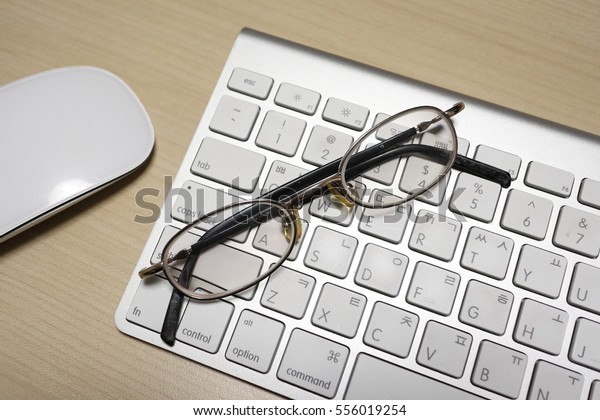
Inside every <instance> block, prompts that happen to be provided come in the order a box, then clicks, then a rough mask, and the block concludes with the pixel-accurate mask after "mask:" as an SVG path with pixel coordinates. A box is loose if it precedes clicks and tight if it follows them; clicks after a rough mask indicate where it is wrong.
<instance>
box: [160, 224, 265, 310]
mask: <svg viewBox="0 0 600 420" xmlns="http://www.w3.org/2000/svg"><path fill="white" fill-rule="evenodd" d="M178 231H179V229H177V228H175V227H173V226H166V227H165V228H164V230H163V232H162V234H161V236H160V239H159V241H158V243H157V244H156V248H155V249H154V253H153V254H152V260H151V261H150V262H151V263H152V264H154V263H156V262H158V261H160V260H161V259H162V252H163V250H164V247H165V245H166V243H167V242H168V241H169V240H170V239H171V238H172V237H173V236H174V235H175V234H176V233H177V232H178ZM198 239H200V236H198V235H195V234H192V233H190V232H186V233H184V234H183V235H182V237H181V239H180V241H181V242H180V243H181V245H182V247H190V246H192V245H193V244H194V243H195V242H196V241H198ZM227 258H232V260H230V261H239V262H240V263H241V264H247V265H246V270H245V271H243V272H241V270H240V268H239V267H238V268H236V267H235V266H232V265H231V264H228V263H227V262H224V261H227ZM235 258H239V260H236V259H235ZM262 263H263V260H262V259H261V258H259V257H257V256H254V255H252V254H248V253H246V252H243V251H240V250H238V249H236V248H233V247H230V246H227V245H223V244H219V245H215V246H214V247H212V248H211V249H209V250H207V251H205V252H203V253H202V254H201V255H200V257H199V258H198V262H197V263H196V267H195V268H194V271H193V275H194V278H193V279H192V285H194V286H193V287H194V288H198V287H199V288H202V289H204V290H209V291H215V290H219V291H220V290H223V288H232V287H233V286H239V280H238V281H236V280H235V279H240V280H244V279H245V281H251V280H252V279H253V277H252V276H254V278H255V277H257V276H258V274H259V273H260V270H261V267H262ZM172 267H173V268H175V269H177V270H181V268H182V267H183V262H178V263H175V264H173V265H172ZM252 273H254V274H252ZM219 286H220V288H219ZM191 287H192V286H191ZM255 291H256V286H254V287H251V288H249V289H247V290H244V291H242V292H239V293H238V294H236V295H235V296H236V297H241V298H242V299H246V300H250V299H252V297H253V296H254V292H255Z"/></svg>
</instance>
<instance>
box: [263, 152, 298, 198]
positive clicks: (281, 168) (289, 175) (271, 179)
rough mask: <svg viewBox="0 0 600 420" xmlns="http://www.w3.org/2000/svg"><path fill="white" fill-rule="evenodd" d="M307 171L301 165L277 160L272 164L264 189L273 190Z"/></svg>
mask: <svg viewBox="0 0 600 420" xmlns="http://www.w3.org/2000/svg"><path fill="white" fill-rule="evenodd" d="M307 172H308V171H307V170H306V169H304V168H300V167H299V166H295V165H292V164H291V163H287V162H283V161H281V160H276V161H274V162H273V164H272V165H271V169H270V170H269V174H268V175H267V179H266V180H265V184H264V185H263V190H264V192H265V193H266V192H270V191H273V190H274V189H275V188H277V187H280V186H282V185H285V184H287V183H288V182H290V181H292V180H294V179H296V178H298V177H299V176H301V175H304V174H305V173H307Z"/></svg>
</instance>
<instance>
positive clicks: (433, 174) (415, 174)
mask: <svg viewBox="0 0 600 420" xmlns="http://www.w3.org/2000/svg"><path fill="white" fill-rule="evenodd" d="M419 143H420V144H424V145H427V146H434V147H438V148H442V149H450V148H451V144H450V143H449V142H448V141H447V140H446V139H443V138H439V136H436V135H435V134H431V133H428V132H427V133H423V134H422V135H421V138H420V139H419ZM443 169H444V165H442V164H439V163H434V162H433V161H432V160H431V159H424V158H421V157H417V156H410V157H409V158H408V159H407V160H406V165H405V166H404V170H403V171H402V176H401V177H400V184H399V188H400V189H401V190H402V191H404V192H407V193H408V192H411V191H415V190H421V189H423V188H425V187H426V186H427V185H431V183H432V182H434V181H437V180H438V178H439V175H440V173H442V171H443ZM448 178H449V176H445V177H444V178H442V179H441V180H439V182H437V184H435V185H434V186H433V187H432V188H431V189H430V190H429V191H426V192H424V193H423V194H421V195H419V196H418V197H417V200H419V201H423V202H425V203H428V204H431V205H434V206H439V205H440V204H441V203H442V201H443V199H444V196H445V194H446V187H447V186H448Z"/></svg>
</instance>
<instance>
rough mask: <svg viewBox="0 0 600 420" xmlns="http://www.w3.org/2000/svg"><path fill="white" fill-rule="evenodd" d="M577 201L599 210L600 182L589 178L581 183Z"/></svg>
mask: <svg viewBox="0 0 600 420" xmlns="http://www.w3.org/2000/svg"><path fill="white" fill-rule="evenodd" d="M577 199H578V200H579V202H580V203H581V204H585V205H587V206H591V207H594V208H596V209H600V182H598V181H596V180H594V179H590V178H586V179H584V180H583V181H581V187H580V188H579V196H578V197H577Z"/></svg>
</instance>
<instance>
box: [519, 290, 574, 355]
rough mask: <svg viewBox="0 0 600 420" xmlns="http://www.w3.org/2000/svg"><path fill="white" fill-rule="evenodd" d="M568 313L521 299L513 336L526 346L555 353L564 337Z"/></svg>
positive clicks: (557, 351)
mask: <svg viewBox="0 0 600 420" xmlns="http://www.w3.org/2000/svg"><path fill="white" fill-rule="evenodd" d="M568 321H569V315H568V314H567V313H566V312H565V311H563V310H560V309H557V308H554V307H552V306H548V305H545V304H543V303H540V302H537V301H535V300H532V299H523V302H521V309H520V311H519V317H518V319H517V324H516V325H515V331H514V334H513V338H514V340H515V341H517V342H519V343H521V344H525V345H526V346H529V347H533V348H535V349H538V350H541V351H544V352H546V353H549V354H554V355H557V354H559V353H560V349H561V348H562V343H563V340H564V338H565V332H566V329H567V322H568Z"/></svg>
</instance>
